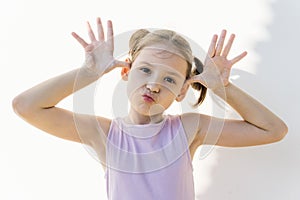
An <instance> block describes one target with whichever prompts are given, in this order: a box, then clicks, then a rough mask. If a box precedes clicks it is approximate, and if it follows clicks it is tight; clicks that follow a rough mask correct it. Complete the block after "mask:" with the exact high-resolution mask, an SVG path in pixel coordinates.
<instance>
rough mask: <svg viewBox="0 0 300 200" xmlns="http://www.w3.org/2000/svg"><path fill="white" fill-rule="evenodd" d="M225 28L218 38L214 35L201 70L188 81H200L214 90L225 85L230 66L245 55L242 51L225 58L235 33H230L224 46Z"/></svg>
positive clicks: (227, 80)
mask: <svg viewBox="0 0 300 200" xmlns="http://www.w3.org/2000/svg"><path fill="white" fill-rule="evenodd" d="M225 38H226V30H222V32H221V35H220V38H219V40H218V35H214V36H213V38H212V41H211V43H210V46H209V49H208V52H207V56H206V59H205V62H204V68H203V72H202V73H201V74H199V75H196V76H193V77H191V78H190V79H189V83H193V82H200V83H201V84H203V85H204V86H206V87H207V88H209V89H212V90H216V89H218V88H220V87H225V86H227V85H228V83H229V76H230V71H231V68H232V66H233V65H234V64H235V63H237V62H238V61H240V60H241V59H242V58H244V57H245V56H246V55H247V52H246V51H244V52H243V53H241V54H240V55H238V56H236V57H234V58H233V59H231V60H229V59H227V56H228V54H229V52H230V49H231V46H232V43H233V41H234V38H235V35H234V34H231V35H230V37H229V40H228V42H227V44H226V45H225V47H224V41H225Z"/></svg>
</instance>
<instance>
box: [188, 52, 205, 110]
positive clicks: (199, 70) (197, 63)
mask: <svg viewBox="0 0 300 200" xmlns="http://www.w3.org/2000/svg"><path fill="white" fill-rule="evenodd" d="M194 63H195V66H196V67H195V68H194V69H192V74H191V76H195V75H198V74H201V73H202V72H203V66H204V65H203V64H202V62H201V61H200V60H199V59H198V58H197V57H194ZM191 86H192V88H194V89H195V90H197V91H199V92H200V96H199V98H198V101H197V103H195V104H194V106H195V107H196V106H199V105H200V104H201V103H202V102H203V101H204V99H205V97H206V92H207V88H206V87H205V86H204V85H202V84H201V83H192V84H191Z"/></svg>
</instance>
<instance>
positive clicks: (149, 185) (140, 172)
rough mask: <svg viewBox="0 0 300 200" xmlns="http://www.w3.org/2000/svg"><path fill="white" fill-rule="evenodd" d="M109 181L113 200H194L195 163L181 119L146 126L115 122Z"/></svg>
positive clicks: (109, 149)
mask: <svg viewBox="0 0 300 200" xmlns="http://www.w3.org/2000/svg"><path fill="white" fill-rule="evenodd" d="M105 179H106V189H107V198H108V199H109V200H194V199H195V194H194V193H195V192H194V180H193V166H192V159H191V157H190V152H189V145H188V139H187V136H186V134H185V131H184V129H183V126H182V123H181V120H180V116H177V115H176V116H173V115H167V116H165V117H164V120H163V121H162V122H160V123H157V124H146V125H132V124H127V123H125V122H124V121H123V119H122V118H116V119H114V120H113V121H112V123H111V126H110V130H109V133H108V138H107V146H106V172H105Z"/></svg>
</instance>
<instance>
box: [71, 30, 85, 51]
mask: <svg viewBox="0 0 300 200" xmlns="http://www.w3.org/2000/svg"><path fill="white" fill-rule="evenodd" d="M72 36H73V37H74V38H75V39H76V40H77V41H78V42H79V43H80V44H81V46H83V48H85V47H86V46H88V43H87V42H86V41H84V39H82V38H81V37H80V36H79V35H77V34H76V33H75V32H72Z"/></svg>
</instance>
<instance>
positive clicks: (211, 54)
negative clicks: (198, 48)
mask: <svg viewBox="0 0 300 200" xmlns="http://www.w3.org/2000/svg"><path fill="white" fill-rule="evenodd" d="M217 39H218V35H214V36H213V37H212V39H211V42H210V46H209V48H208V52H207V55H208V56H209V57H211V58H212V57H214V55H215V47H216V43H217Z"/></svg>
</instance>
